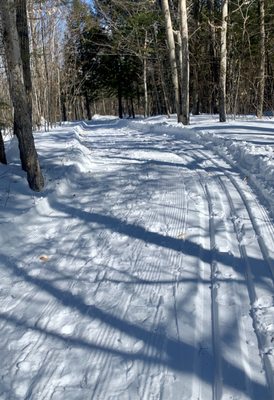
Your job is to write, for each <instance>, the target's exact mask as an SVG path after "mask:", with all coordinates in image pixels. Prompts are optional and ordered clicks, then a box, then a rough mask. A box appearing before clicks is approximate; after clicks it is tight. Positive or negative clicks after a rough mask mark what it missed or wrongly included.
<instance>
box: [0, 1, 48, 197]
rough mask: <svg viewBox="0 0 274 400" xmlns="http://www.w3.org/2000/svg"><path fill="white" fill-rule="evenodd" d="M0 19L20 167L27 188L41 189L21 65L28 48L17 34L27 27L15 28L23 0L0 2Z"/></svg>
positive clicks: (27, 82) (25, 77) (28, 84)
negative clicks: (26, 181)
mask: <svg viewBox="0 0 274 400" xmlns="http://www.w3.org/2000/svg"><path fill="white" fill-rule="evenodd" d="M17 5H18V8H17ZM21 11H22V13H23V14H24V15H23V17H22V19H20V17H19V20H18V14H19V13H20V12H21ZM0 16H1V20H2V28H3V39H4V40H3V41H4V48H5V56H6V62H7V73H8V80H9V89H10V96H11V99H12V102H13V107H14V114H15V132H16V135H17V138H18V142H19V149H20V157H21V163H22V168H23V169H24V170H26V172H27V179H28V183H29V186H30V188H31V189H32V190H35V191H40V190H42V188H43V186H44V179H43V175H42V173H41V170H40V165H39V161H38V156H37V152H36V149H35V145H34V139H33V135H32V113H31V100H30V98H31V79H30V75H29V77H28V71H29V66H25V67H24V66H23V64H24V63H27V62H29V61H28V60H29V50H27V51H25V50H24V48H25V46H27V45H28V36H26V37H24V38H22V39H20V32H21V34H22V32H24V34H26V35H27V27H25V28H23V27H21V28H20V29H18V25H20V24H21V23H22V24H24V23H26V22H27V20H26V0H20V1H19V0H18V4H17V0H6V1H0ZM19 21H20V23H19ZM21 46H22V49H21ZM28 79H29V80H28ZM28 91H29V92H28Z"/></svg>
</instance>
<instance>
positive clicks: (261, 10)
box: [257, 0, 266, 118]
mask: <svg viewBox="0 0 274 400" xmlns="http://www.w3.org/2000/svg"><path fill="white" fill-rule="evenodd" d="M259 20H260V70H259V88H258V108H257V117H258V118H262V116H263V107H264V90H265V61H266V56H265V2H264V0H259Z"/></svg>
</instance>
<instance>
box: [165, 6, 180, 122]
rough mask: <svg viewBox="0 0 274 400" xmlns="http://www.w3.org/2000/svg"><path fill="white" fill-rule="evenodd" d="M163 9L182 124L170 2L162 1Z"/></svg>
mask: <svg viewBox="0 0 274 400" xmlns="http://www.w3.org/2000/svg"><path fill="white" fill-rule="evenodd" d="M162 8H163V12H164V17H165V23H166V35H167V43H168V49H169V60H170V66H171V78H172V83H173V90H174V97H175V105H176V112H177V119H178V122H182V112H181V107H180V105H181V100H180V98H181V94H180V87H179V78H178V66H177V61H176V51H175V41H174V34H173V27H172V21H171V16H170V10H169V3H168V0H162Z"/></svg>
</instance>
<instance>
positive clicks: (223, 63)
mask: <svg viewBox="0 0 274 400" xmlns="http://www.w3.org/2000/svg"><path fill="white" fill-rule="evenodd" d="M227 17H228V0H223V4H222V26H221V51H220V82H219V119H220V122H225V121H226V70H227V44H226V43H227Z"/></svg>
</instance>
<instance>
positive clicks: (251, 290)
mask: <svg viewBox="0 0 274 400" xmlns="http://www.w3.org/2000/svg"><path fill="white" fill-rule="evenodd" d="M196 152H197V153H199V154H201V155H202V156H203V158H204V159H205V160H208V158H207V155H206V154H205V153H204V152H203V151H201V150H196ZM193 157H194V158H195V157H197V155H195V154H193ZM220 158H221V157H220ZM225 161H226V160H225ZM226 162H227V161H226ZM211 163H212V164H213V165H214V166H216V167H218V168H219V170H220V171H221V172H222V174H223V175H224V176H225V177H226V178H227V179H228V180H229V182H231V184H232V185H233V187H234V188H235V190H236V192H237V193H238V195H239V196H240V198H241V200H242V203H243V205H244V207H245V208H246V210H247V213H248V215H249V218H250V222H251V224H252V226H253V229H254V232H255V234H256V239H257V241H258V244H259V247H260V249H261V253H262V256H263V258H264V260H265V262H266V264H267V265H268V268H269V272H270V274H271V276H272V279H273V264H272V262H271V260H270V257H269V255H268V251H267V249H266V246H265V244H264V241H263V238H262V237H261V235H260V231H259V228H258V226H257V223H256V219H255V217H254V216H253V213H252V210H251V207H250V205H249V202H250V200H248V199H247V197H246V195H245V194H244V193H243V191H242V189H241V188H240V186H239V184H238V183H237V181H236V179H235V178H234V177H233V176H232V175H231V174H228V173H227V172H226V170H225V169H224V168H223V167H222V166H220V165H219V164H218V163H217V162H216V161H214V160H212V159H211ZM205 170H206V168H205ZM219 183H220V186H221V187H222V189H223V191H224V192H225V194H226V196H227V198H228V201H229V204H230V207H231V211H232V213H233V214H234V215H235V214H236V210H235V207H234V204H233V202H232V199H231V196H230V195H229V193H228V191H227V188H226V187H225V185H224V183H223V181H222V180H221V179H220V177H219ZM205 190H206V194H207V198H208V204H209V213H210V212H211V210H212V203H211V200H210V194H209V191H208V188H207V186H205ZM250 197H251V198H252V200H253V202H254V203H255V204H256V205H257V207H258V210H259V211H260V213H261V214H262V218H263V219H264V221H265V224H266V225H267V226H268V227H269V229H270V230H271V231H272V225H271V223H270V221H269V219H268V218H266V215H265V212H262V210H264V208H263V207H262V206H261V205H260V204H259V203H258V201H257V200H254V195H251V193H250ZM210 221H212V222H210V230H211V231H212V230H214V227H213V226H212V225H214V217H213V218H211V220H210ZM235 232H236V227H235ZM210 236H211V237H212V234H210ZM211 248H212V249H214V239H213V240H212V242H211ZM239 250H240V253H241V255H242V257H243V259H245V260H246V261H245V263H246V282H247V289H248V294H249V298H250V305H251V312H250V316H251V318H252V321H253V327H254V331H255V334H256V337H257V340H258V348H259V354H260V356H261V359H262V363H263V366H264V370H265V374H266V378H267V382H268V386H269V390H270V392H271V394H270V396H271V398H274V371H273V370H272V366H271V363H270V360H269V357H268V355H267V354H265V353H264V351H263V337H262V335H261V333H260V331H259V328H258V324H257V321H256V318H255V316H254V311H253V309H252V305H253V304H254V302H255V301H256V299H257V297H256V288H255V285H254V282H253V280H252V274H251V271H250V267H249V263H248V260H247V255H246V250H245V247H244V246H243V245H242V244H241V243H239ZM214 272H215V267H214V261H213V265H212V276H214ZM217 290H218V289H215V288H214V279H213V280H212V329H213V346H214V352H215V357H216V360H217V362H216V369H215V383H214V400H219V399H220V398H221V397H220V396H221V386H220V385H221V383H220V382H221V380H220V379H221V369H220V354H219V352H220V348H219V346H220V345H219V332H218V304H217V303H216V296H217Z"/></svg>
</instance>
